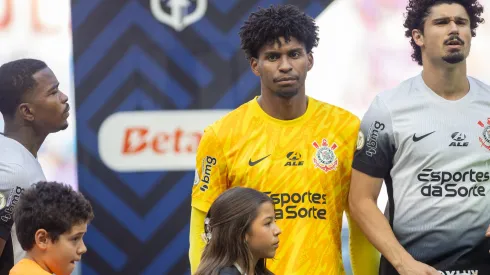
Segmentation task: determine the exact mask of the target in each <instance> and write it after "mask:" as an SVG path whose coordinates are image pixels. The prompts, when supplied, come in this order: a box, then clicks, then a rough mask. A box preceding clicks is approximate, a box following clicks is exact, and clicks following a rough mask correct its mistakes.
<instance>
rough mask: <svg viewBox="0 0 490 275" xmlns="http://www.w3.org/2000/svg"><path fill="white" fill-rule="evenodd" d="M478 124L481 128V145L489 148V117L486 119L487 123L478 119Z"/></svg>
mask: <svg viewBox="0 0 490 275" xmlns="http://www.w3.org/2000/svg"><path fill="white" fill-rule="evenodd" d="M478 125H479V126H480V127H482V128H483V132H482V136H481V137H479V139H480V143H481V145H482V147H485V148H487V149H488V150H490V118H488V119H487V123H486V124H485V123H483V122H482V121H478Z"/></svg>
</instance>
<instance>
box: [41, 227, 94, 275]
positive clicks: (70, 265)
mask: <svg viewBox="0 0 490 275" xmlns="http://www.w3.org/2000/svg"><path fill="white" fill-rule="evenodd" d="M85 232H87V223H83V224H79V225H74V226H72V228H71V230H70V231H69V232H65V233H64V234H62V235H61V236H60V237H59V238H58V240H57V241H55V242H52V241H49V242H48V246H47V249H46V257H45V263H46V265H47V266H48V268H49V269H50V270H51V271H52V272H53V273H54V274H56V275H70V274H71V273H72V271H73V269H74V268H75V262H77V261H80V259H81V258H82V254H84V253H85V252H87V247H86V246H85V244H84V243H83V239H82V237H83V235H84V234H85Z"/></svg>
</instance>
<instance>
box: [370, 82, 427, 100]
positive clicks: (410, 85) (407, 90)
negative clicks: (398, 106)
mask: <svg viewBox="0 0 490 275" xmlns="http://www.w3.org/2000/svg"><path fill="white" fill-rule="evenodd" d="M421 79H422V76H421V75H420V74H419V75H417V76H414V77H411V78H408V79H406V80H404V81H402V82H401V83H400V84H398V85H397V86H395V87H393V88H390V89H387V90H384V91H382V92H380V93H379V94H378V95H376V99H378V100H382V101H383V102H384V103H385V104H387V105H390V104H391V103H397V102H402V101H404V100H405V99H406V98H409V97H411V96H412V94H413V93H414V92H415V91H417V90H416V89H415V87H416V84H417V81H421Z"/></svg>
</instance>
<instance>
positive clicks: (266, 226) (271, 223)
mask: <svg viewBox="0 0 490 275" xmlns="http://www.w3.org/2000/svg"><path fill="white" fill-rule="evenodd" d="M279 234H281V229H279V227H277V224H276V220H275V218H274V206H273V205H272V203H270V202H264V203H263V204H262V205H261V206H260V207H259V209H258V210H257V217H256V218H255V220H254V221H253V222H252V224H251V226H250V232H249V233H247V235H246V240H247V243H248V246H249V248H250V251H251V252H252V255H253V256H254V258H255V259H260V258H273V257H274V255H275V254H276V249H277V248H278V247H279Z"/></svg>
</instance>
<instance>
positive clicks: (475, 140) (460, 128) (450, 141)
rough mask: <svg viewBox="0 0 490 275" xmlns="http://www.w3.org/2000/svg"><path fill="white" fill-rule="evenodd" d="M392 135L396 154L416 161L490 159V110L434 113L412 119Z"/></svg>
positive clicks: (481, 160) (485, 160) (478, 160)
mask: <svg viewBox="0 0 490 275" xmlns="http://www.w3.org/2000/svg"><path fill="white" fill-rule="evenodd" d="M398 130H399V131H396V132H395V138H396V139H397V143H398V147H399V148H398V151H397V154H398V155H405V156H410V157H411V158H412V160H417V161H433V162H438V161H443V162H448V161H451V160H457V159H465V158H471V160H472V161H473V162H487V161H489V160H490V108H488V112H487V113H484V112H481V111H480V112H475V111H474V110H473V111H469V112H468V113H466V114H455V113H453V114H446V115H443V114H437V115H434V116H432V117H427V118H425V119H414V120H412V121H411V122H409V123H407V124H406V125H405V126H404V127H401V129H398Z"/></svg>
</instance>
